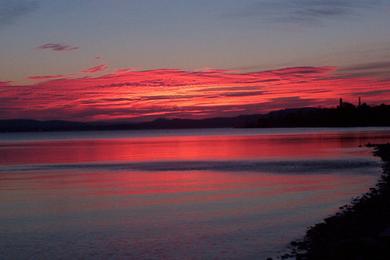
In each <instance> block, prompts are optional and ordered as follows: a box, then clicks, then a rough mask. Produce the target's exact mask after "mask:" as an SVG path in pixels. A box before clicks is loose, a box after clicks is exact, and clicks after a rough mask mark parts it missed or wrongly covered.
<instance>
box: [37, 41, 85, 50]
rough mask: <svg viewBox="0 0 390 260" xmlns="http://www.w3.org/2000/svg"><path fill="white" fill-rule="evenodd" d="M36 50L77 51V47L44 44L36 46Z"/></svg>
mask: <svg viewBox="0 0 390 260" xmlns="http://www.w3.org/2000/svg"><path fill="white" fill-rule="evenodd" d="M37 48H38V49H41V50H52V51H74V50H78V49H79V47H76V46H70V45H66V44H61V43H45V44H42V45H40V46H38V47H37Z"/></svg>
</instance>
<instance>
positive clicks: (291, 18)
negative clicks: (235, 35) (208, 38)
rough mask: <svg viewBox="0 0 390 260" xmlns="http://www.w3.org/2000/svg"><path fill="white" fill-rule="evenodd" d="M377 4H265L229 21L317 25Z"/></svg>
mask: <svg viewBox="0 0 390 260" xmlns="http://www.w3.org/2000/svg"><path fill="white" fill-rule="evenodd" d="M380 2H381V1H380V0H370V1H366V0H265V1H255V2H253V1H252V2H251V3H249V4H248V5H247V6H246V7H244V8H243V9H241V10H238V11H235V12H233V13H231V14H230V15H226V16H230V17H232V16H233V17H234V16H235V17H241V18H253V17H257V18H259V19H262V20H263V21H268V22H279V23H295V24H320V23H322V22H324V21H326V20H331V19H335V18H339V17H345V16H351V15H354V14H359V13H360V12H361V11H363V10H364V9H367V8H371V7H374V6H375V5H378V4H379V3H380Z"/></svg>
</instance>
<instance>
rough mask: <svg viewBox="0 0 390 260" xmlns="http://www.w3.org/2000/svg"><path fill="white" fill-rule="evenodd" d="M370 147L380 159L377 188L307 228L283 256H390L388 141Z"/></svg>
mask: <svg viewBox="0 0 390 260" xmlns="http://www.w3.org/2000/svg"><path fill="white" fill-rule="evenodd" d="M369 146H370V147H373V148H374V155H375V156H379V157H380V158H381V159H382V161H383V165H382V167H383V173H382V176H381V177H380V180H379V181H378V183H377V185H376V187H374V188H371V189H370V191H369V192H367V193H366V194H364V195H362V196H360V197H358V198H356V199H354V200H352V202H351V203H350V204H349V205H345V206H343V207H341V208H340V211H339V212H338V213H336V214H335V215H334V216H331V217H328V218H326V219H325V220H324V221H323V222H322V223H320V224H317V225H315V226H313V227H310V228H309V229H308V231H307V232H306V235H305V237H304V238H303V239H302V240H298V241H293V242H292V243H291V245H290V252H289V253H288V254H285V255H283V256H281V258H282V259H298V260H300V259H302V260H303V259H316V260H322V259H332V260H334V259H343V260H347V259H353V260H355V259H356V260H360V259H370V260H375V259H384V260H385V259H390V144H381V145H369Z"/></svg>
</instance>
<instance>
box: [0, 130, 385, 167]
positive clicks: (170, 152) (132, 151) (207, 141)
mask: <svg viewBox="0 0 390 260" xmlns="http://www.w3.org/2000/svg"><path fill="white" fill-rule="evenodd" d="M270 131H271V130H270ZM389 136H390V135H382V136H381V135H372V134H369V133H365V132H356V133H343V132H341V133H337V132H336V133H334V132H329V133H327V132H321V133H317V134H307V135H299V134H283V135H267V134H262V135H251V136H207V135H206V136H159V137H147V138H145V137H133V138H122V139H95V140H94V139H92V140H69V141H34V142H6V143H1V142H0V164H1V165H10V164H35V163H46V164H47V163H82V162H102V161H116V162H117V161H164V160H232V159H233V160H234V159H236V160H239V159H261V158H297V157H306V158H308V157H310V158H314V157H323V156H330V157H334V158H337V157H340V156H345V155H346V150H348V149H350V151H349V155H351V153H355V155H368V152H367V149H364V148H361V149H357V148H358V146H363V145H365V144H367V143H368V142H381V141H383V140H388V138H389Z"/></svg>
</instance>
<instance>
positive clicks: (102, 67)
mask: <svg viewBox="0 0 390 260" xmlns="http://www.w3.org/2000/svg"><path fill="white" fill-rule="evenodd" d="M107 68H108V66H107V65H106V64H100V65H97V66H94V67H91V68H88V69H85V70H83V71H82V72H84V73H97V72H101V71H104V70H106V69H107Z"/></svg>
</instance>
